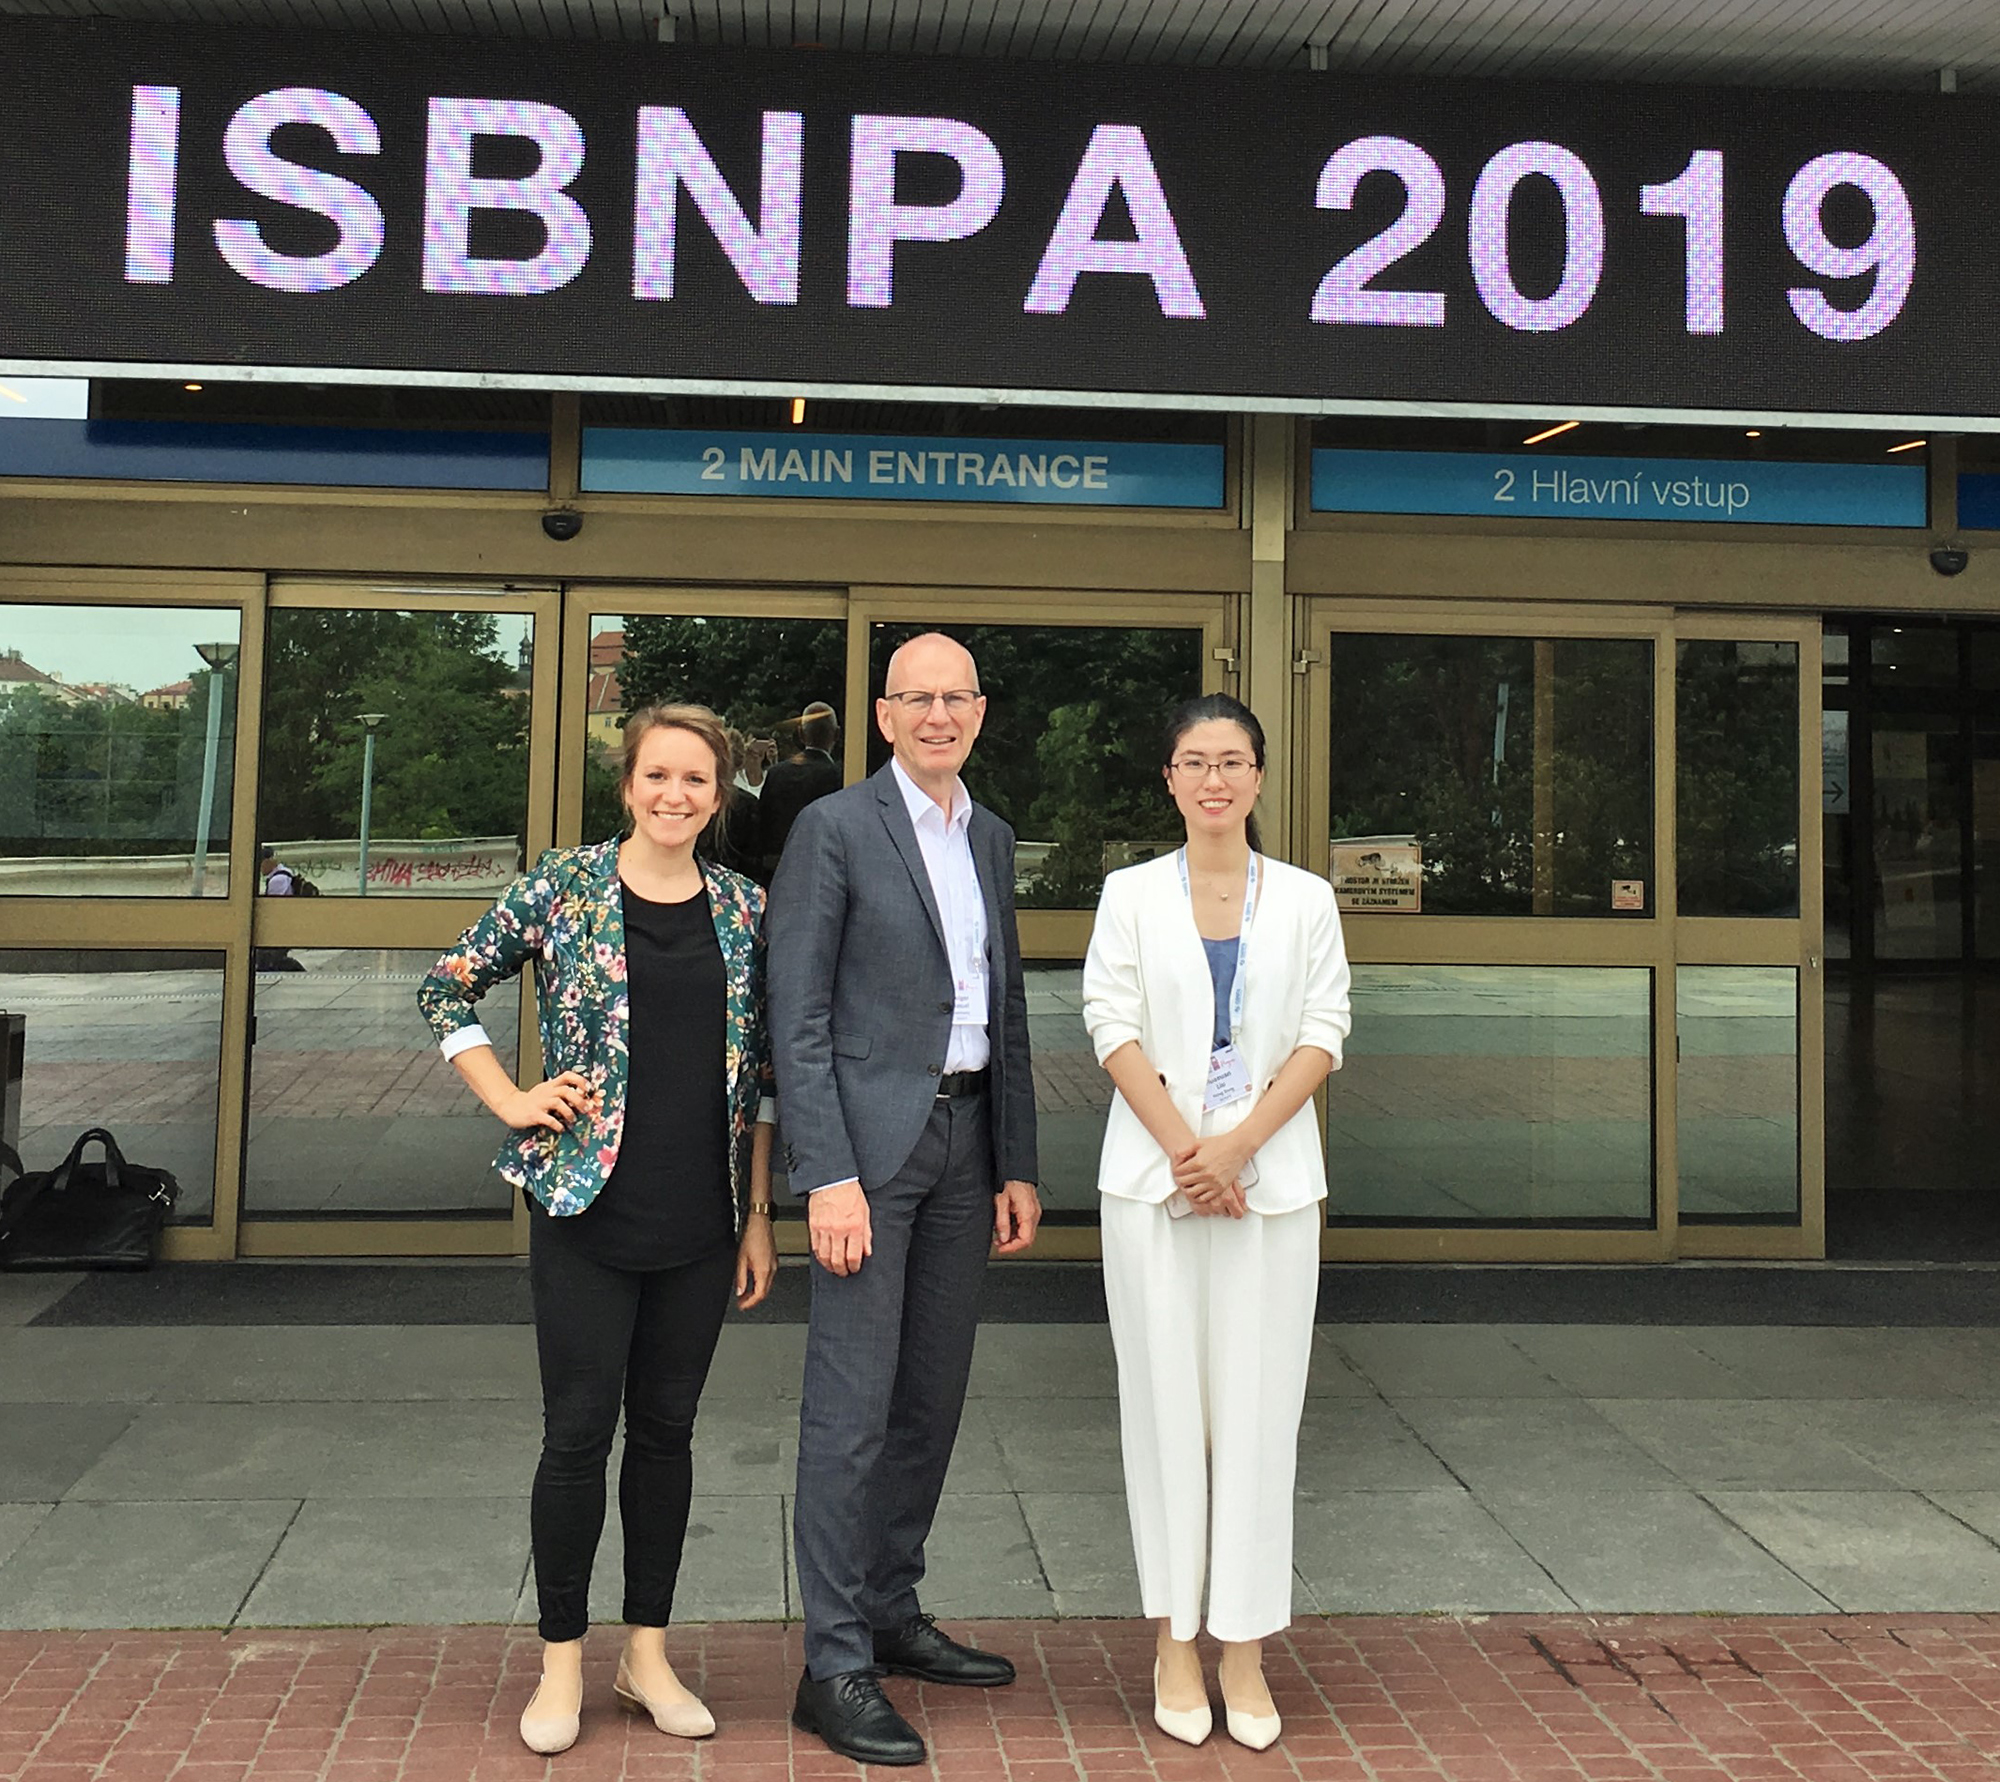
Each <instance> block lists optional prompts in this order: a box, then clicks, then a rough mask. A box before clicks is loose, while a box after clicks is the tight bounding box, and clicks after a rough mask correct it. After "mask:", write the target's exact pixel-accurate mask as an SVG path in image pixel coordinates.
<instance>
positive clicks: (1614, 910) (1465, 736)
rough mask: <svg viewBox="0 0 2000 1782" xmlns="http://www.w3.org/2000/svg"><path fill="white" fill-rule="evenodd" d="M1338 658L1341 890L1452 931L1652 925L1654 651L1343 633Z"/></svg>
mask: <svg viewBox="0 0 2000 1782" xmlns="http://www.w3.org/2000/svg"><path fill="white" fill-rule="evenodd" d="M1328 658H1329V667H1330V670H1331V680H1332V714H1331V715H1332V733H1331V740H1330V752H1331V798H1332V804H1331V810H1330V813H1329V833H1330V836H1331V846H1332V849H1333V855H1332V859H1331V861H1330V863H1329V865H1330V870H1331V872H1332V875H1333V880H1334V885H1335V888H1336V890H1342V891H1348V892H1350V893H1352V892H1357V891H1358V892H1359V893H1360V894H1361V895H1362V896H1363V897H1365V898H1367V900H1368V902H1367V905H1366V906H1365V907H1379V908H1383V909H1390V910H1399V911H1406V912H1409V913H1413V914H1414V913H1422V914H1427V915H1439V916H1442V915H1454V916H1528V915H1534V916H1611V915H1621V916H1628V917H1629V916H1645V915H1650V914H1652V913H1653V902H1654V890H1653V717H1652V712H1653V649H1652V644H1651V643H1650V641H1648V640H1646V639H1642V638H1521V637H1454V636H1447V637H1411V636H1365V635H1356V634H1349V633H1345V632H1335V633H1334V634H1333V636H1332V638H1331V640H1330V642H1329V645H1328ZM1398 880H1401V881H1403V883H1402V885H1401V887H1400V888H1399V886H1398ZM1353 901H1354V900H1353V898H1352V897H1351V898H1350V903H1351V904H1352V903H1353Z"/></svg>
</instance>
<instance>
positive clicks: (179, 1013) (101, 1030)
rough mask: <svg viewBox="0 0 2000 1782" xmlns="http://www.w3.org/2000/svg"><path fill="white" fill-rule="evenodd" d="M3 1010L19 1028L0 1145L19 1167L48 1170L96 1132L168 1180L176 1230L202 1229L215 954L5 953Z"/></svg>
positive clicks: (216, 1059)
mask: <svg viewBox="0 0 2000 1782" xmlns="http://www.w3.org/2000/svg"><path fill="white" fill-rule="evenodd" d="M0 1011H4V1012H5V1013H7V1014H11V1015H18V1016H20V1017H21V1019H22V1022H23V1026H24V1031H23V1036H22V1037H23V1039H24V1041H25V1045H24V1047H23V1057H24V1064H25V1069H24V1071H23V1074H22V1078H21V1083H20V1089H19V1102H18V1106H16V1105H13V1091H12V1089H11V1087H8V1088H6V1089H5V1090H4V1093H5V1094H6V1095H7V1098H8V1101H7V1105H6V1106H5V1113H4V1115H0V1127H5V1128H10V1129H8V1130H5V1131H4V1132H3V1133H0V1136H4V1137H5V1138H6V1139H7V1141H8V1143H10V1144H12V1145H13V1146H14V1147H15V1148H16V1149H17V1150H18V1151H19V1152H20V1154H21V1157H22V1160H23V1162H24V1164H25V1166H26V1167H27V1168H28V1169H31V1170H36V1169H50V1168H53V1167H54V1166H55V1165H56V1164H58V1163H60V1162H61V1161H62V1160H63V1158H64V1156H65V1155H67V1153H68V1151H69V1148H70V1146H71V1145H72V1144H74V1143H75V1141H76V1137H77V1135H78V1134H79V1133H81V1132H83V1131H85V1130H86V1129H87V1128H89V1127H92V1126H102V1127H104V1128H106V1129H107V1130H108V1131H109V1132H110V1133H111V1135H112V1137H114V1138H115V1139H117V1141H118V1146H119V1149H120V1150H122V1151H123V1152H124V1153H125V1155H126V1157H127V1158H129V1159H130V1160H131V1161H132V1162H134V1163H144V1164H149V1165H151V1166H153V1167H155V1168H160V1169H166V1170H170V1171H171V1172H172V1173H173V1176H174V1178H175V1180H176V1181H178V1182H179V1183H180V1190H181V1195H180V1200H179V1202H178V1203H177V1204H176V1205H175V1208H174V1212H173V1222H174V1223H175V1224H177V1225H206V1224H208V1223H209V1221H210V1219H211V1218H212V1217H213V1214H214V1209H215V1099H216V1084H217V1079H218V1075H219V1066H220V1061H221V1056H222V955H221V954H219V953H180V952H156V951H151V950H149V951H146V952H143V953H114V952H85V951H78V950H74V949H68V948H64V949H53V948H51V949H47V950H43V949H30V948H9V949H7V950H6V951H4V952H0ZM16 1121H18V1124H15V1122H16ZM9 1179H10V1180H11V1177H10V1178H9Z"/></svg>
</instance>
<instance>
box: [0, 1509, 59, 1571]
mask: <svg viewBox="0 0 2000 1782" xmlns="http://www.w3.org/2000/svg"><path fill="white" fill-rule="evenodd" d="M54 1508H55V1505H54V1504H0V1565H5V1564H6V1563H7V1561H8V1559H9V1558H11V1557H12V1556H13V1555H14V1554H15V1553H16V1552H18V1551H19V1550H20V1547H21V1544H22V1542H24V1541H25V1540H27V1538H28V1537H29V1536H30V1535H31V1534H33V1533H34V1532H35V1530H36V1529H37V1528H39V1527H40V1526H41V1525H42V1522H43V1519H44V1518H46V1517H47V1515H48V1513H49V1512H50V1511H51V1510H53V1509H54Z"/></svg>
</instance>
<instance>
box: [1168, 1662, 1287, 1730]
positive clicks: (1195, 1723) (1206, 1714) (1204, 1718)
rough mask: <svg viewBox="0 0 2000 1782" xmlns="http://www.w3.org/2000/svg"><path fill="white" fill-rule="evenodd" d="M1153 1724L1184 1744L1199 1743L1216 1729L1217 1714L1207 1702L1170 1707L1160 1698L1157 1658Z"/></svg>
mask: <svg viewBox="0 0 2000 1782" xmlns="http://www.w3.org/2000/svg"><path fill="white" fill-rule="evenodd" d="M1153 1724H1154V1725H1155V1726H1157V1727H1158V1728H1159V1729H1160V1731H1161V1732H1163V1733H1165V1734H1166V1735H1167V1737H1168V1738H1170V1739H1179V1740H1180V1742H1181V1743H1182V1744H1183V1745H1199V1744H1201V1743H1202V1742H1203V1741H1204V1740H1205V1739H1206V1738H1207V1737H1208V1735H1209V1734H1210V1733H1211V1732H1213V1731H1214V1730H1215V1714H1214V1712H1213V1710H1212V1709H1211V1708H1210V1707H1209V1705H1208V1703H1207V1702H1203V1703H1202V1704H1201V1706H1200V1707H1198V1708H1170V1707H1168V1706H1167V1705H1166V1704H1165V1703H1164V1702H1162V1701H1161V1700H1160V1661H1159V1660H1158V1659H1157V1658H1156V1659H1154V1660H1153ZM1275 1736H1276V1735H1275V1734H1274V1735H1273V1737H1275Z"/></svg>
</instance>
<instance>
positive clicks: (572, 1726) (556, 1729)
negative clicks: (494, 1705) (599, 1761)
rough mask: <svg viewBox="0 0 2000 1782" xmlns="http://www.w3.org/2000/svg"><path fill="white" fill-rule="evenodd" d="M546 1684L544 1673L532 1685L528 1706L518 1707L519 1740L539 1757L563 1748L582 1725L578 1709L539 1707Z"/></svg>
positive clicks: (573, 1738) (567, 1746)
mask: <svg viewBox="0 0 2000 1782" xmlns="http://www.w3.org/2000/svg"><path fill="white" fill-rule="evenodd" d="M548 1686H549V1680H548V1678H547V1676H546V1675H545V1676H543V1678H542V1680H541V1681H540V1682H539V1683H537V1684H536V1685H535V1693H534V1694H533V1695H531V1696H530V1697H529V1698H528V1705H527V1706H526V1707H525V1708H523V1709H522V1710H521V1743H522V1744H524V1745H525V1746H527V1748H528V1749H529V1750H530V1751H532V1752H534V1753H536V1754H537V1755H538V1756H541V1757H554V1756H555V1755H556V1754H557V1753H558V1752H560V1751H567V1750H568V1749H569V1748H570V1747H571V1746H572V1745H574V1744H575V1743H576V1735H577V1734H578V1732H580V1731H581V1730H582V1727H583V1716H582V1714H581V1713H580V1712H576V1713H569V1714H552V1713H550V1712H548V1711H547V1710H546V1709H543V1708H541V1700H542V1691H543V1690H544V1689H546V1688H548ZM538 1710H539V1711H538Z"/></svg>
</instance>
